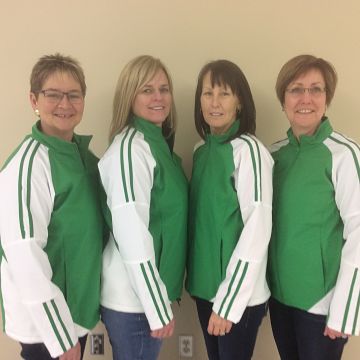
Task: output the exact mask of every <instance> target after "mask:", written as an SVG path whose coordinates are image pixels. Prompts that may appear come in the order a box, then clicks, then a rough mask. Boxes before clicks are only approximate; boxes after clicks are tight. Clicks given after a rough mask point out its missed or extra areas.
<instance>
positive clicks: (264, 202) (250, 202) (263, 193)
mask: <svg viewBox="0 0 360 360" xmlns="http://www.w3.org/2000/svg"><path fill="white" fill-rule="evenodd" d="M241 138H242V141H243V143H242V146H241V147H240V146H239V149H238V151H236V150H234V160H235V173H234V180H235V188H236V191H237V196H238V201H239V205H240V211H241V216H242V220H243V224H244V227H243V230H242V232H241V235H240V238H239V240H238V243H237V245H236V247H235V249H234V251H233V254H232V256H231V258H230V261H229V264H228V266H227V269H226V276H225V279H224V280H223V281H222V282H221V284H220V286H219V289H218V291H217V294H216V297H215V301H214V305H213V311H214V312H215V313H217V314H218V315H219V316H221V317H222V318H224V319H227V320H230V321H232V322H233V323H238V322H239V321H240V319H241V317H242V314H243V312H244V311H245V308H246V307H247V305H248V302H249V300H250V298H251V295H252V294H253V291H254V287H255V284H256V282H257V281H258V279H259V276H263V277H265V267H266V259H267V247H268V243H269V240H270V235H271V225H272V167H273V160H272V158H271V156H270V154H269V153H268V151H267V150H266V149H265V147H264V146H262V144H260V143H259V142H258V141H257V140H256V139H255V138H253V137H251V136H245V135H243V136H242V137H241ZM263 281H265V279H263Z"/></svg>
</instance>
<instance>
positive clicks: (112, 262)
mask: <svg viewBox="0 0 360 360" xmlns="http://www.w3.org/2000/svg"><path fill="white" fill-rule="evenodd" d="M175 124H176V111H175V105H174V100H173V88H172V82H171V78H170V75H169V73H168V71H167V69H166V68H165V66H164V65H163V63H162V62H161V61H160V60H159V59H155V58H153V57H151V56H139V57H136V58H135V59H133V60H132V61H130V62H129V63H128V64H127V65H126V66H125V68H124V69H123V71H122V72H121V74H120V77H119V80H118V84H117V88H116V92H115V97H114V107H113V119H112V123H111V129H110V141H111V145H110V147H109V149H108V150H107V151H106V153H105V155H104V156H103V158H102V159H101V161H100V163H99V169H100V174H101V180H102V183H103V186H104V189H105V192H106V195H107V210H109V211H108V216H107V218H108V223H109V225H110V227H111V229H112V235H111V239H110V241H109V242H108V244H107V246H106V248H105V251H104V258H103V275H102V295H101V304H102V319H103V321H104V323H105V326H106V328H107V331H108V334H109V337H110V341H111V345H112V349H113V358H114V359H115V360H117V359H121V360H132V359H144V360H153V359H156V358H157V356H158V354H159V351H160V346H161V341H162V339H163V338H166V337H169V336H171V335H172V333H173V330H174V319H173V314H172V310H171V307H170V304H171V302H173V301H174V300H176V299H178V298H179V297H180V296H181V291H182V283H183V276H184V267H185V252H186V218H187V180H186V177H185V175H184V173H183V170H182V167H181V164H180V159H179V158H178V157H177V155H176V154H175V153H174V152H173V149H172V148H173V139H174V133H175Z"/></svg>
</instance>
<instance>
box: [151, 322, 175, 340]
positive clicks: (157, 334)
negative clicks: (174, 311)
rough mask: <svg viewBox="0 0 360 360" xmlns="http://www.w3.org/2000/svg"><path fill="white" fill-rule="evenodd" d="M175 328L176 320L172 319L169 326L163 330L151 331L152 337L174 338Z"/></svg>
mask: <svg viewBox="0 0 360 360" xmlns="http://www.w3.org/2000/svg"><path fill="white" fill-rule="evenodd" d="M174 328H175V319H172V320H171V321H170V322H169V323H168V324H167V325H165V326H164V327H162V328H161V329H157V330H153V331H151V333H150V335H151V336H152V337H154V338H158V339H164V338H167V337H170V336H172V334H173V333H174Z"/></svg>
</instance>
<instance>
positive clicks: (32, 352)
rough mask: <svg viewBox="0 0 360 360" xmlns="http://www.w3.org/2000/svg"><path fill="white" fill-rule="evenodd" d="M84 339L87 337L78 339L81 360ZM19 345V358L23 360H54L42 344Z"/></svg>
mask: <svg viewBox="0 0 360 360" xmlns="http://www.w3.org/2000/svg"><path fill="white" fill-rule="evenodd" d="M86 339H87V335H85V336H83V337H81V338H79V342H80V346H81V359H82V358H83V356H84V350H85V346H86ZM20 345H21V353H20V355H21V358H22V359H24V360H54V358H52V357H51V356H50V353H49V351H48V349H47V348H46V346H45V345H44V344H43V343H37V344H24V343H20ZM56 359H58V358H56Z"/></svg>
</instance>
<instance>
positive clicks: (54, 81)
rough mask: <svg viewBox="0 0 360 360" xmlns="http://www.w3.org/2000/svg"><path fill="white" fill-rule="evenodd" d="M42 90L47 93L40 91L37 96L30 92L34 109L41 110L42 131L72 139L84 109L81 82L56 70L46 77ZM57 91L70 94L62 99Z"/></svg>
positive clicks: (64, 138) (61, 137) (68, 139)
mask: <svg viewBox="0 0 360 360" xmlns="http://www.w3.org/2000/svg"><path fill="white" fill-rule="evenodd" d="M41 90H42V91H43V90H45V93H41V92H40V93H39V95H38V97H37V98H36V96H35V94H33V93H31V94H30V101H31V105H32V107H33V109H34V110H36V109H37V110H39V114H40V122H41V131H42V132H43V133H44V134H47V135H50V136H55V137H58V138H60V139H63V140H66V141H71V140H72V137H73V134H74V128H75V126H76V125H78V124H79V123H80V121H81V118H82V115H83V111H84V99H83V96H82V92H81V87H80V84H79V83H78V82H77V81H76V80H75V79H74V78H73V77H72V76H71V75H70V74H68V73H66V72H55V73H54V74H52V75H50V76H49V77H48V78H47V79H46V81H45V82H44V84H43V87H42V89H41ZM57 92H64V93H70V94H69V96H63V97H62V99H60V98H59V93H57ZM60 95H61V93H60ZM69 98H70V100H71V101H69ZM74 99H76V100H74ZM74 102H75V103H74Z"/></svg>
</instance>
